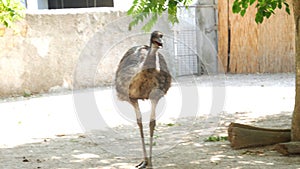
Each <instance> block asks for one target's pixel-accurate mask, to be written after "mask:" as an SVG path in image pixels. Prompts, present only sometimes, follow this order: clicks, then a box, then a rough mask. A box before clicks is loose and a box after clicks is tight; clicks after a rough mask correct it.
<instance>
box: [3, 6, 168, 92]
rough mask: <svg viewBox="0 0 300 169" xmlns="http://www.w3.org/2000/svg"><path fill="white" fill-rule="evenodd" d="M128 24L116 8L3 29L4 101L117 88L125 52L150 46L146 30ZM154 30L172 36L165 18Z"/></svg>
mask: <svg viewBox="0 0 300 169" xmlns="http://www.w3.org/2000/svg"><path fill="white" fill-rule="evenodd" d="M129 22H130V18H129V17H127V16H126V13H125V12H122V11H116V10H114V9H113V8H93V9H76V10H72V9H64V10H41V11H35V12H32V13H28V14H27V15H26V19H25V20H23V21H21V22H20V23H18V24H17V25H16V26H15V28H13V29H11V28H9V29H7V28H4V27H0V51H1V52H0V97H6V96H12V95H23V94H24V92H26V93H28V92H31V93H43V92H49V91H53V90H56V89H61V88H66V89H73V88H74V89H79V88H88V87H97V86H103V85H110V84H112V82H113V77H114V72H115V70H116V67H117V65H118V62H119V60H120V59H121V57H122V55H123V54H124V53H125V52H126V50H127V49H128V48H130V47H132V46H134V45H140V44H148V43H149V34H146V33H143V32H142V31H141V29H140V28H141V25H138V26H137V27H135V29H134V30H132V31H128V24H129ZM153 29H159V30H161V31H163V32H164V33H165V34H171V31H170V28H169V25H168V23H167V22H166V19H164V17H163V18H162V19H161V20H160V21H159V23H158V24H157V25H156V27H155V28H153ZM170 36H171V35H170ZM166 53H167V55H168V52H166Z"/></svg>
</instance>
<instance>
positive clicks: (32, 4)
mask: <svg viewBox="0 0 300 169" xmlns="http://www.w3.org/2000/svg"><path fill="white" fill-rule="evenodd" d="M27 9H28V10H38V9H48V0H27Z"/></svg>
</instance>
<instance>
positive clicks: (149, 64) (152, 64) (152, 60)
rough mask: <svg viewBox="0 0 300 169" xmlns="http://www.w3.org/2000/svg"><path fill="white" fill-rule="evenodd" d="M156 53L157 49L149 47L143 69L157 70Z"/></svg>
mask: <svg viewBox="0 0 300 169" xmlns="http://www.w3.org/2000/svg"><path fill="white" fill-rule="evenodd" d="M157 51H158V48H155V47H153V46H150V50H149V52H148V54H147V57H146V60H145V62H144V65H143V69H151V68H156V69H159V68H158V66H157V62H158V60H157V59H158V56H157Z"/></svg>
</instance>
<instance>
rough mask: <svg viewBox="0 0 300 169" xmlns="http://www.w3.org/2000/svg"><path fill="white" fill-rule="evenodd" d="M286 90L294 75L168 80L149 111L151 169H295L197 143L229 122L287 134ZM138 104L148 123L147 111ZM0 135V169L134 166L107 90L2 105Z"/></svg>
mask: <svg viewBox="0 0 300 169" xmlns="http://www.w3.org/2000/svg"><path fill="white" fill-rule="evenodd" d="M294 84H295V79H294V74H255V75H225V76H221V75H218V76H200V77H194V78H193V77H181V78H177V79H174V83H173V85H172V88H171V89H170V90H169V92H168V93H167V95H166V97H165V98H164V99H162V100H161V102H160V104H159V106H158V108H157V121H158V127H157V130H156V133H157V137H156V138H157V140H156V144H157V145H156V146H155V147H154V154H155V156H156V157H155V158H154V162H156V164H157V168H216V167H218V168H260V167H263V168H268V167H269V168H274V167H275V168H283V167H284V166H286V165H289V166H290V167H291V168H298V167H300V160H299V158H296V157H295V158H294V157H293V158H287V157H282V156H281V155H279V154H278V153H276V152H274V151H273V150H272V148H270V147H269V148H264V149H254V150H253V149H251V150H239V151H232V150H231V149H230V146H229V143H228V142H217V143H206V142H204V141H203V140H204V138H205V137H207V136H210V135H226V127H227V126H228V124H229V123H230V122H243V123H250V124H254V125H258V126H264V127H275V128H289V126H290V116H291V112H292V111H293V108H294V96H295V85H294ZM140 104H141V111H142V112H143V117H144V123H148V120H149V111H150V105H149V103H148V102H146V101H142V102H140ZM146 130H147V127H146V129H145V132H146ZM0 133H1V139H0V156H1V157H2V158H0V159H1V160H0V168H132V166H134V164H136V163H138V162H139V159H140V144H139V138H138V129H137V127H136V122H135V114H134V112H133V109H132V108H131V107H130V105H128V104H127V103H124V102H120V101H118V100H117V99H116V97H115V92H114V90H113V86H112V87H103V88H96V89H85V90H81V91H74V92H72V91H62V92H60V93H51V94H43V95H34V96H31V97H29V98H24V97H18V98H5V99H2V100H1V103H0ZM260 157H262V159H261V160H260V159H259V158H260ZM290 163H291V164H290ZM203 164H204V165H203ZM277 166H279V167H277Z"/></svg>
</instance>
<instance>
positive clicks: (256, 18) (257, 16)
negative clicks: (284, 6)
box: [255, 12, 264, 23]
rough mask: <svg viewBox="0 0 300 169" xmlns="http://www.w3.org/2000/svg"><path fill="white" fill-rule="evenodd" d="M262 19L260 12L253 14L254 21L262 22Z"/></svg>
mask: <svg viewBox="0 0 300 169" xmlns="http://www.w3.org/2000/svg"><path fill="white" fill-rule="evenodd" d="M263 21H264V17H263V15H262V14H261V13H259V12H258V13H256V15H255V22H256V23H262V22H263Z"/></svg>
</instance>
